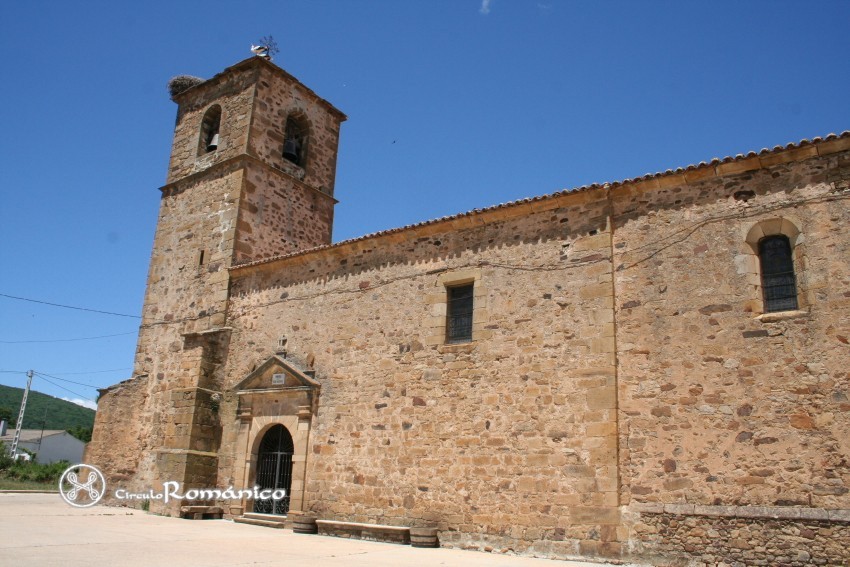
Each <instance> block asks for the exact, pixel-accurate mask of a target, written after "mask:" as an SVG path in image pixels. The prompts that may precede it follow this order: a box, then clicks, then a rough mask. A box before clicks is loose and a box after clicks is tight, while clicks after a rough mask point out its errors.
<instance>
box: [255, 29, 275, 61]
mask: <svg viewBox="0 0 850 567" xmlns="http://www.w3.org/2000/svg"><path fill="white" fill-rule="evenodd" d="M258 43H259V45H254V44H253V43H252V44H251V52H252V53H253V54H254V55H256V56H257V57H262V58H263V59H266V60H268V61H271V60H272V57H274V56H275V55H277V54H278V53H279V52H280V49H278V47H277V42H276V41H275V40H274V37H273V36H271V35H267V36H264V37H261V38H260V41H259V42H258Z"/></svg>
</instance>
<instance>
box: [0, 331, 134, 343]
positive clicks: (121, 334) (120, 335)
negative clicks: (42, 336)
mask: <svg viewBox="0 0 850 567" xmlns="http://www.w3.org/2000/svg"><path fill="white" fill-rule="evenodd" d="M137 332H138V331H130V332H129V333H117V334H115V335H100V336H99V337H80V338H78V339H50V340H43V341H0V344H4V345H20V344H24V343H69V342H73V341H93V340H95V339H107V338H109V337H123V336H125V335H135V334H136V333H137Z"/></svg>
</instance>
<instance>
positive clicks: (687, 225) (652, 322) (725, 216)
mask: <svg viewBox="0 0 850 567" xmlns="http://www.w3.org/2000/svg"><path fill="white" fill-rule="evenodd" d="M845 142H846V141H845ZM845 145H846V144H845ZM823 153H824V154H825V155H824V157H820V158H817V157H815V158H811V159H807V160H805V161H800V162H796V163H777V164H770V163H767V164H764V165H763V166H762V167H761V168H759V165H758V163H756V164H751V166H752V167H755V169H752V170H748V171H740V172H737V173H734V174H732V175H729V176H726V177H723V178H715V177H709V178H705V179H702V180H693V181H692V182H691V183H690V185H689V186H684V184H683V183H682V182H681V181H679V182H678V183H675V182H673V181H675V180H670V182H669V183H665V184H664V185H663V186H658V187H642V188H635V187H632V188H629V189H628V190H627V191H622V192H621V193H620V194H619V195H616V194H615V198H614V202H615V207H616V217H615V219H616V220H615V246H614V248H615V260H614V262H615V266H616V269H615V274H616V276H615V277H616V292H617V298H616V305H617V323H618V324H617V329H618V337H617V339H618V340H617V343H618V353H617V354H618V362H619V380H620V435H621V445H622V447H623V450H622V451H621V454H620V465H621V467H622V476H623V480H622V486H623V502H624V504H628V503H629V502H630V501H631V502H661V503H690V504H703V505H762V506H763V505H767V506H788V505H793V506H809V507H815V508H826V509H836V508H848V507H850V494H848V492H849V491H850V468H848V466H847V465H848V462H847V458H848V455H850V439H848V436H847V431H850V403H848V399H849V398H850V373H848V369H847V360H848V355H850V346H848V337H850V241H848V239H847V234H846V227H847V226H848V224H850V208H848V206H847V200H848V197H850V196H849V195H848V194H847V192H846V189H842V188H841V187H839V186H837V185H836V183H834V182H831V181H829V179H830V177H831V176H832V177H835V172H836V171H838V170H839V166H840V164H841V163H846V160H847V157H846V152H845V153H837V154H830V153H828V152H825V151H824V152H823ZM786 157H787V156H786ZM756 162H758V159H756ZM733 165H737V166H738V167H739V168H743V167H744V164H733ZM776 219H786V220H787V221H790V222H792V223H794V224H795V225H796V226H797V228H798V229H799V231H800V233H801V234H800V237H799V238H798V239H797V247H796V249H795V251H794V252H795V255H796V257H795V265H796V267H797V282H798V289H799V290H800V303H801V308H800V310H799V311H797V312H790V313H789V312H786V313H783V314H767V315H764V314H762V313H761V312H760V311H759V310H758V309H759V308H760V306H761V299H760V298H761V289H760V280H759V277H758V274H757V273H755V274H754V273H753V269H752V268H751V264H750V258H751V257H752V251H751V250H750V249H749V245H748V244H747V243H746V238H747V234H748V232H749V231H750V229H751V227H753V226H754V225H756V224H758V223H760V222H761V223H765V222H767V223H771V222H775V221H776ZM757 269H758V268H757V264H756V268H755V270H756V271H757Z"/></svg>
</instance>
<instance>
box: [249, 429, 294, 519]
mask: <svg viewBox="0 0 850 567" xmlns="http://www.w3.org/2000/svg"><path fill="white" fill-rule="evenodd" d="M294 452H295V451H294V445H293V443H292V435H290V434H289V431H288V430H287V429H286V428H285V427H284V426H282V425H280V424H278V425H274V426H272V428H271V429H269V430H268V431H267V432H266V434H265V435H263V440H262V441H261V442H260V449H259V451H258V453H257V482H256V485H257V486H259V487H260V490H263V489H268V490H278V489H283V490H285V491H286V498H283V499H282V500H272V499H267V500H261V499H258V500H255V501H254V512H258V513H260V514H279V515H284V514H286V513H287V512H289V500H290V489H291V488H292V454H293V453H294Z"/></svg>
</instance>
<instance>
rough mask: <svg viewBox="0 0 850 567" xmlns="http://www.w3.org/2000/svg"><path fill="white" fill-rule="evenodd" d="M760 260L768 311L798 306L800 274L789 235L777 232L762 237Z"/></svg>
mask: <svg viewBox="0 0 850 567" xmlns="http://www.w3.org/2000/svg"><path fill="white" fill-rule="evenodd" d="M759 262H760V264H761V288H762V293H763V295H764V312H765V313H772V312H775V311H793V310H795V309H797V277H796V276H795V274H794V259H793V257H792V254H791V242H790V241H789V240H788V237H787V236H785V235H784V234H777V235H774V236H766V237H765V238H762V239H761V240H760V241H759Z"/></svg>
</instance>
